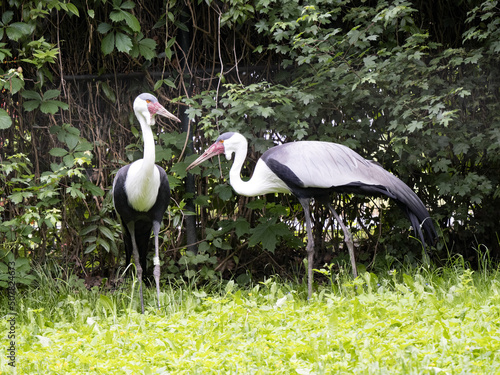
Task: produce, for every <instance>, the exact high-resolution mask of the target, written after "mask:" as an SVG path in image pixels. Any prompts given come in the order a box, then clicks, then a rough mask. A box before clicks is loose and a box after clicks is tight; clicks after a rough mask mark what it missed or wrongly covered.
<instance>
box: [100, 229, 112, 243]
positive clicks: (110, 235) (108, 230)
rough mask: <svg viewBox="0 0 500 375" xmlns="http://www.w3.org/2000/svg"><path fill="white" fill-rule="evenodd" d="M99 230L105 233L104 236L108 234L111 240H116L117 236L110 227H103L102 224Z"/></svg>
mask: <svg viewBox="0 0 500 375" xmlns="http://www.w3.org/2000/svg"><path fill="white" fill-rule="evenodd" d="M99 232H101V234H103V235H104V236H106V237H107V238H108V239H110V240H111V241H114V240H115V237H114V236H113V232H111V230H110V229H109V228H108V227H103V226H102V225H100V226H99Z"/></svg>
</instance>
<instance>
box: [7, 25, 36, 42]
mask: <svg viewBox="0 0 500 375" xmlns="http://www.w3.org/2000/svg"><path fill="white" fill-rule="evenodd" d="M32 30H33V27H31V26H30V25H28V24H26V23H24V22H15V23H12V24H10V25H9V26H8V27H7V28H6V30H5V32H6V33H7V37H8V38H9V39H11V40H13V41H15V42H17V41H18V40H19V39H20V38H22V37H23V36H25V35H30V34H31V33H32Z"/></svg>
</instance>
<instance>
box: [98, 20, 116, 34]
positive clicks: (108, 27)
mask: <svg viewBox="0 0 500 375" xmlns="http://www.w3.org/2000/svg"><path fill="white" fill-rule="evenodd" d="M112 28H113V26H111V25H110V24H109V23H106V22H101V23H100V24H99V26H97V31H98V32H99V33H101V34H106V33H108V32H109V31H110V30H111V29H112Z"/></svg>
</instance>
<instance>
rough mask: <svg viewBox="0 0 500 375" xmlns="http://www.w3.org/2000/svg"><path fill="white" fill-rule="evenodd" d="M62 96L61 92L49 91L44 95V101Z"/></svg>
mask: <svg viewBox="0 0 500 375" xmlns="http://www.w3.org/2000/svg"><path fill="white" fill-rule="evenodd" d="M60 94H61V91H59V90H47V91H45V92H44V93H43V100H49V99H54V98H57V97H58V96H59V95H60Z"/></svg>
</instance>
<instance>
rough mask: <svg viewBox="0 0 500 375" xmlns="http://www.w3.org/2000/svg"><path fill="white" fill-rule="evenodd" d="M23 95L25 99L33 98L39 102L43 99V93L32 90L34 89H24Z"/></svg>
mask: <svg viewBox="0 0 500 375" xmlns="http://www.w3.org/2000/svg"><path fill="white" fill-rule="evenodd" d="M21 96H22V97H23V98H24V99H32V100H36V101H38V102H41V101H42V97H41V95H40V94H39V93H37V92H36V91H32V90H26V91H23V92H22V94H21Z"/></svg>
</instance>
